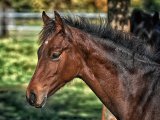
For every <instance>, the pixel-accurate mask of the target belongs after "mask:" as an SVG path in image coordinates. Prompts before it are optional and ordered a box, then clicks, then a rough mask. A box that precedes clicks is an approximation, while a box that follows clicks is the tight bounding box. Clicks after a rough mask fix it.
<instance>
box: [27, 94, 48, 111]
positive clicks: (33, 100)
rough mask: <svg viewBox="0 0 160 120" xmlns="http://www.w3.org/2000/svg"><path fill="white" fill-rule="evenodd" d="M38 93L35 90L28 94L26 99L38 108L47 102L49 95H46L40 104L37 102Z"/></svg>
mask: <svg viewBox="0 0 160 120" xmlns="http://www.w3.org/2000/svg"><path fill="white" fill-rule="evenodd" d="M37 97H38V96H37V95H36V94H35V92H33V91H31V92H30V93H29V94H28V95H27V96H26V99H27V101H28V103H29V104H30V105H32V106H34V107H36V108H42V107H43V106H44V105H45V103H46V99H47V97H44V98H43V100H42V102H41V103H40V104H38V103H37V102H38V101H37Z"/></svg>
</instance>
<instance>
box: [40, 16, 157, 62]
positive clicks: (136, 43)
mask: <svg viewBox="0 0 160 120" xmlns="http://www.w3.org/2000/svg"><path fill="white" fill-rule="evenodd" d="M63 21H64V22H65V23H66V24H68V25H69V26H72V27H75V28H78V29H80V30H82V31H85V32H87V33H89V34H91V35H93V36H96V37H98V38H102V39H103V41H108V40H109V41H112V42H113V43H115V44H118V45H119V46H122V47H123V48H127V49H129V50H130V51H131V52H132V53H133V54H134V53H137V54H139V55H141V56H146V57H147V58H149V59H151V60H152V61H155V60H154V58H155V56H154V55H151V54H150V53H149V52H148V51H147V49H146V48H147V46H146V43H145V41H144V40H142V39H139V38H138V37H135V36H134V35H132V34H130V33H125V32H123V31H118V30H114V29H112V28H111V27H110V26H109V25H108V24H107V22H106V21H105V20H103V19H100V20H99V21H97V24H95V23H93V22H91V21H90V20H89V19H87V18H84V17H79V16H73V17H71V16H67V17H63ZM54 28H55V24H54V20H50V22H48V24H47V25H45V26H44V27H43V29H42V31H41V33H40V42H41V43H42V42H44V41H45V40H46V39H47V38H48V37H49V36H50V35H52V33H53V32H54V31H55V29H54ZM99 42H101V41H99Z"/></svg>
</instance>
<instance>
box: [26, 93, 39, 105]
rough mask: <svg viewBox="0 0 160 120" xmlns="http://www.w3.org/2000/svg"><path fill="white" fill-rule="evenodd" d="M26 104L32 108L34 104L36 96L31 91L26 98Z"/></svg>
mask: <svg viewBox="0 0 160 120" xmlns="http://www.w3.org/2000/svg"><path fill="white" fill-rule="evenodd" d="M26 99H27V101H28V103H29V104H30V105H32V106H34V105H35V104H36V99H37V98H36V94H35V93H34V92H33V91H32V92H30V93H29V96H26Z"/></svg>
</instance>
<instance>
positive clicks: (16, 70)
mask: <svg viewBox="0 0 160 120" xmlns="http://www.w3.org/2000/svg"><path fill="white" fill-rule="evenodd" d="M0 48H1V49H0V66H1V67H0V76H1V77H0V86H6V85H7V86H10V85H12V86H13V85H19V84H25V83H28V82H29V80H30V78H31V76H32V74H33V71H34V69H35V66H36V62H37V55H36V50H37V48H38V43H37V40H29V39H21V40H17V39H11V38H8V39H2V40H0Z"/></svg>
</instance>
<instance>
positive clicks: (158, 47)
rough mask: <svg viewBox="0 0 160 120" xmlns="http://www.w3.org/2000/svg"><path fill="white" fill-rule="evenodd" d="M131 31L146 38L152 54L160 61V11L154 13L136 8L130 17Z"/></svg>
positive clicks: (142, 38)
mask: <svg viewBox="0 0 160 120" xmlns="http://www.w3.org/2000/svg"><path fill="white" fill-rule="evenodd" d="M130 24H131V28H130V32H131V33H133V34H134V35H136V36H139V37H141V40H145V42H146V44H147V46H148V49H149V51H150V52H151V53H150V54H151V55H154V56H155V57H156V61H157V62H159V63H160V18H159V13H158V12H156V11H155V12H154V13H153V15H151V14H149V13H146V12H144V11H142V10H139V9H134V10H133V12H132V14H131V17H130Z"/></svg>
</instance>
